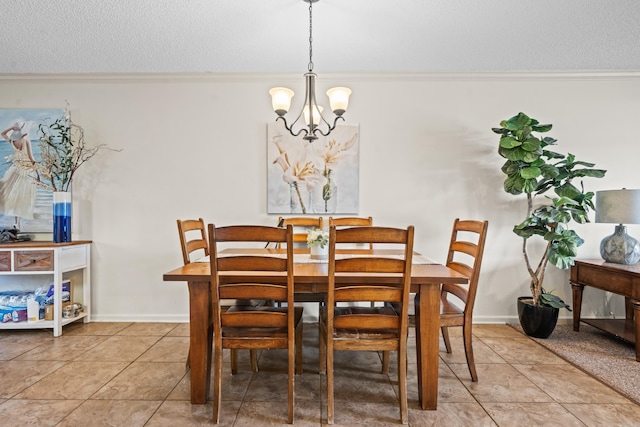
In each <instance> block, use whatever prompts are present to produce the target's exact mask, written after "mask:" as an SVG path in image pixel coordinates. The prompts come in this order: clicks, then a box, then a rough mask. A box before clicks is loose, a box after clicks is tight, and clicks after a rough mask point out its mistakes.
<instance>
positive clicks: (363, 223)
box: [329, 216, 373, 251]
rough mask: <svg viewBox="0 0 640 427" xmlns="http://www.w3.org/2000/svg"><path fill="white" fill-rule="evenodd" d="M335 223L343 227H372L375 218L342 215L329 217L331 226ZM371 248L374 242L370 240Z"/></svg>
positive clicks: (370, 248) (371, 248)
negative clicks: (340, 216)
mask: <svg viewBox="0 0 640 427" xmlns="http://www.w3.org/2000/svg"><path fill="white" fill-rule="evenodd" d="M332 225H335V226H336V228H341V227H371V226H372V225H373V218H372V217H367V218H362V217H342V218H334V217H331V216H330V217H329V227H331V226H332ZM369 250H370V251H372V250H373V243H371V242H369Z"/></svg>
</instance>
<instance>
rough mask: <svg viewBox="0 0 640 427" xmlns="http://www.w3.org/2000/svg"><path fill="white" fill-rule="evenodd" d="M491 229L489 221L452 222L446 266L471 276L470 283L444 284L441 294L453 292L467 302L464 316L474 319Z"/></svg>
mask: <svg viewBox="0 0 640 427" xmlns="http://www.w3.org/2000/svg"><path fill="white" fill-rule="evenodd" d="M488 227H489V222H488V221H476V220H460V219H459V218H456V219H455V221H454V222H453V230H452V231H451V241H450V243H449V251H448V253H447V264H446V265H447V267H449V268H451V269H452V270H455V271H457V272H459V273H461V274H464V275H465V276H467V277H469V284H468V285H466V286H462V285H444V286H443V288H442V291H443V295H446V293H447V292H448V293H451V294H453V295H455V296H457V297H458V298H460V299H461V300H462V301H463V302H464V303H465V307H464V311H465V316H471V313H472V311H473V306H474V302H475V298H476V294H477V291H478V279H479V277H480V267H481V266H482V257H483V254H484V246H485V241H486V239H487V228H488Z"/></svg>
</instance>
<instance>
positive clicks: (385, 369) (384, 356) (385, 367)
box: [382, 350, 391, 375]
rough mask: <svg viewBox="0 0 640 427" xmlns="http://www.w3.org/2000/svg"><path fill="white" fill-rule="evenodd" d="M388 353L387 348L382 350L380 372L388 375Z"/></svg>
mask: <svg viewBox="0 0 640 427" xmlns="http://www.w3.org/2000/svg"><path fill="white" fill-rule="evenodd" d="M390 358H391V357H390V355H389V350H385V351H383V352H382V373H383V374H384V375H388V374H389V359H390Z"/></svg>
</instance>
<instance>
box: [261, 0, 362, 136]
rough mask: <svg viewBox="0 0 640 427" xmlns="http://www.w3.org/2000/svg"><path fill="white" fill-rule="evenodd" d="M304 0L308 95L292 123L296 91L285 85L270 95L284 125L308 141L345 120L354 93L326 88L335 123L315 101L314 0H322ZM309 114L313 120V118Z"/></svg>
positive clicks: (337, 88) (342, 88) (273, 90)
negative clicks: (290, 115)
mask: <svg viewBox="0 0 640 427" xmlns="http://www.w3.org/2000/svg"><path fill="white" fill-rule="evenodd" d="M303 1H304V2H305V3H309V67H308V72H307V73H305V74H304V80H305V95H304V102H303V104H302V105H303V107H302V110H301V111H300V113H298V116H297V117H296V119H295V120H294V121H293V122H292V123H291V124H289V123H288V122H287V119H286V117H285V115H286V114H287V113H288V112H289V109H290V108H291V99H292V98H293V96H294V94H295V93H294V92H293V91H292V90H291V89H288V88H285V87H274V88H272V89H270V90H269V94H270V95H271V104H272V106H273V111H275V113H276V114H277V115H278V117H277V118H276V121H277V120H282V121H283V122H284V127H285V128H286V129H287V130H288V131H289V132H290V133H291V135H293V136H299V135H303V137H302V138H303V139H305V140H307V141H310V142H311V141H314V140H316V139H318V135H317V134H318V133H319V134H321V135H323V136H328V135H329V134H330V133H331V131H332V130H334V129H335V127H336V124H337V122H338V120H343V121H344V117H342V115H343V114H344V113H345V111H347V107H348V106H349V96H350V95H351V89H349V88H346V87H334V88H331V89H329V90H328V91H327V96H328V97H329V104H330V106H331V111H333V114H334V115H335V117H334V118H333V123H330V122H329V121H328V120H327V119H326V118H325V117H324V116H323V115H322V111H323V108H322V107H321V106H319V105H318V103H317V101H316V77H317V74H315V73H314V72H313V3H316V2H318V1H319V0H303ZM301 117H304V121H305V124H306V126H300V128H299V129H298V130H294V127H296V124H297V123H298V120H299V119H300V118H301ZM310 117H311V118H312V120H310Z"/></svg>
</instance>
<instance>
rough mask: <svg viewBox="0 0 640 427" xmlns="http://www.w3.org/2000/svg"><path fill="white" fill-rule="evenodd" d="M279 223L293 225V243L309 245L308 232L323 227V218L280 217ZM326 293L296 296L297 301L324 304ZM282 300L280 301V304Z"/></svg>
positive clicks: (278, 246) (280, 224)
mask: <svg viewBox="0 0 640 427" xmlns="http://www.w3.org/2000/svg"><path fill="white" fill-rule="evenodd" d="M278 225H279V226H281V227H286V226H287V225H291V226H292V227H293V243H294V245H296V246H304V247H305V248H306V247H307V234H308V233H309V231H311V230H313V229H315V228H322V226H323V220H322V217H321V216H320V217H306V216H301V217H289V218H284V217H279V218H278ZM281 246H282V245H278V244H276V248H280V247H281ZM324 295H325V294H324V293H323V292H318V293H313V292H309V293H307V292H305V293H303V294H297V295H296V296H295V301H296V302H317V303H320V304H322V303H323V302H324ZM280 303H281V302H278V304H280Z"/></svg>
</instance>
